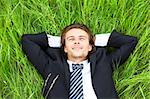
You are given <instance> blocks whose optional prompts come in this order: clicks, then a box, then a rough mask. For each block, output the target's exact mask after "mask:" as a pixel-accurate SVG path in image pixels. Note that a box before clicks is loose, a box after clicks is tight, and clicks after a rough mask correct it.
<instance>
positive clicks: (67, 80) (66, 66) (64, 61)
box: [62, 54, 70, 92]
mask: <svg viewBox="0 0 150 99" xmlns="http://www.w3.org/2000/svg"><path fill="white" fill-rule="evenodd" d="M62 66H63V67H62V68H63V71H64V77H65V85H66V88H67V90H68V92H69V83H70V70H69V64H68V63H67V57H66V55H65V54H63V55H62Z"/></svg>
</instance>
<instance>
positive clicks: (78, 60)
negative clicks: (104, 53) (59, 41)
mask: <svg viewBox="0 0 150 99" xmlns="http://www.w3.org/2000/svg"><path fill="white" fill-rule="evenodd" d="M86 59H87V58H79V57H78V58H69V57H68V60H70V61H72V62H75V63H80V62H82V61H84V60H86Z"/></svg>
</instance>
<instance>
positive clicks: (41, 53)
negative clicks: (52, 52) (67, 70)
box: [21, 33, 51, 76]
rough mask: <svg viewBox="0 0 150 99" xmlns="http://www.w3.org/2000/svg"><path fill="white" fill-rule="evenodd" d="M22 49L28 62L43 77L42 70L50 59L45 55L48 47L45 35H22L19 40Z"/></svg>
mask: <svg viewBox="0 0 150 99" xmlns="http://www.w3.org/2000/svg"><path fill="white" fill-rule="evenodd" d="M21 43H22V49H23V51H24V53H25V54H26V56H27V58H28V59H29V61H30V62H31V63H32V64H33V65H34V66H35V68H36V69H37V70H38V72H39V73H40V74H41V75H42V76H44V68H45V66H46V64H48V63H49V62H50V61H51V59H50V58H49V57H48V55H47V54H46V53H45V50H46V49H47V47H48V40H47V36H46V33H39V34H23V35H22V38H21Z"/></svg>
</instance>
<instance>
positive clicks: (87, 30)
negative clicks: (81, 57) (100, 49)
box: [61, 23, 95, 52]
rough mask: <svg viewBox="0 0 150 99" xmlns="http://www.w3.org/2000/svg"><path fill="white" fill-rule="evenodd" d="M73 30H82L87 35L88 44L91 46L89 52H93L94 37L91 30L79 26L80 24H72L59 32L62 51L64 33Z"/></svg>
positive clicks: (84, 26) (81, 25)
mask: <svg viewBox="0 0 150 99" xmlns="http://www.w3.org/2000/svg"><path fill="white" fill-rule="evenodd" d="M73 28H77V29H82V30H84V31H85V32H86V33H87V34H88V36H89V44H90V45H91V46H92V51H90V52H93V51H94V50H95V44H94V36H93V34H92V32H91V30H90V29H89V28H88V27H87V26H86V25H84V24H80V23H74V24H71V25H68V26H66V27H65V28H64V29H63V30H62V32H61V48H62V49H64V46H65V36H66V33H67V32H68V31H69V30H71V29H73Z"/></svg>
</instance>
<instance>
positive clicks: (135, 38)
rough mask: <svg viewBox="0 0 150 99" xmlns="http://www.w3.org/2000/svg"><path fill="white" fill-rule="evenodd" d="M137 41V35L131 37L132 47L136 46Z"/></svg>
mask: <svg viewBox="0 0 150 99" xmlns="http://www.w3.org/2000/svg"><path fill="white" fill-rule="evenodd" d="M137 43H138V39H137V37H133V38H132V42H131V44H132V47H133V48H135V47H136V45H137Z"/></svg>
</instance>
